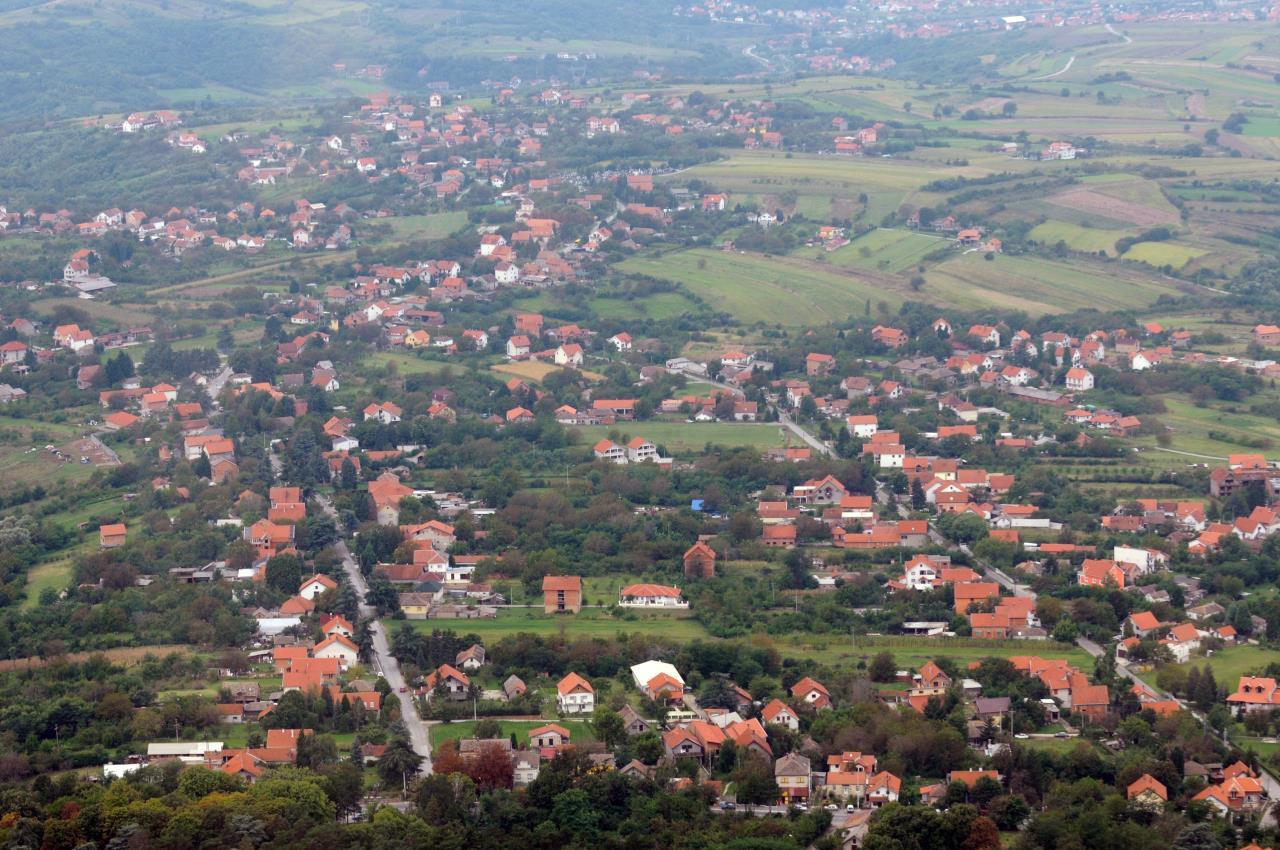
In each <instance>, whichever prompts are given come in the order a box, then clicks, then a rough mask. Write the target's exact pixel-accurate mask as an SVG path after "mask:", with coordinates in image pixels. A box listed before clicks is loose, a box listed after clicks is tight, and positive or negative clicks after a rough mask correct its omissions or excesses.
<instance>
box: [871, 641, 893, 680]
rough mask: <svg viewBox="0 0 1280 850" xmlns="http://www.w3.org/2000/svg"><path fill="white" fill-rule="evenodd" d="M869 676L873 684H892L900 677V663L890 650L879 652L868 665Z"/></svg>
mask: <svg viewBox="0 0 1280 850" xmlns="http://www.w3.org/2000/svg"><path fill="white" fill-rule="evenodd" d="M867 675H868V676H869V677H870V678H871V681H873V682H881V683H884V682H892V681H894V680H895V679H896V678H897V677H898V663H897V662H896V661H895V660H894V658H893V653H892V652H890V651H889V650H887V649H886V650H884V651H882V652H877V653H876V654H875V655H874V656H873V657H872V659H871V663H870V664H869V665H867Z"/></svg>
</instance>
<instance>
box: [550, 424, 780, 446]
mask: <svg viewBox="0 0 1280 850" xmlns="http://www.w3.org/2000/svg"><path fill="white" fill-rule="evenodd" d="M574 430H576V431H578V432H579V433H581V434H582V435H583V437H584V439H585V441H586V443H587V444H588V445H594V444H595V443H597V442H599V441H600V440H602V439H605V438H608V437H609V435H610V434H611V433H617V434H624V435H626V437H627V438H630V437H644V438H645V439H647V440H652V441H653V442H654V443H655V444H656V445H658V446H665V447H666V449H667V450H668V451H670V452H672V453H674V454H690V453H701V452H702V450H703V449H704V447H706V446H707V445H708V444H711V445H720V446H731V447H736V446H745V447H747V448H755V449H760V450H761V451H764V450H765V449H773V448H780V447H782V446H784V445H786V444H787V440H786V436H785V435H786V433H787V432H786V431H785V429H783V428H780V427H779V426H777V425H773V424H768V423H763V422H619V423H618V424H616V425H583V426H580V427H577V428H575V429H574ZM623 442H625V439H624V440H623Z"/></svg>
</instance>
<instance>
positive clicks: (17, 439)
mask: <svg viewBox="0 0 1280 850" xmlns="http://www.w3.org/2000/svg"><path fill="white" fill-rule="evenodd" d="M86 430H87V429H85V428H83V427H79V426H75V425H64V424H53V423H48V422H32V421H30V420H25V419H24V420H15V419H7V418H0V481H3V482H5V483H6V484H9V485H12V486H18V485H28V484H42V485H44V486H45V487H49V486H50V485H54V484H59V483H62V482H66V481H83V480H85V479H87V478H88V477H89V476H90V475H92V474H93V471H94V469H95V468H96V467H95V466H94V465H93V464H82V463H79V462H78V461H79V459H80V456H79V454H78V453H76V452H75V450H74V448H73V447H72V444H73V443H75V442H76V441H77V440H78V439H79V437H80V436H81V435H82V434H83V433H85V431H86ZM46 445H52V446H54V447H56V448H58V449H60V450H61V451H62V452H63V454H64V456H65V457H66V458H67V459H66V460H63V459H61V458H59V457H57V456H56V455H54V454H53V453H52V452H50V451H47V450H46V449H45V446H46Z"/></svg>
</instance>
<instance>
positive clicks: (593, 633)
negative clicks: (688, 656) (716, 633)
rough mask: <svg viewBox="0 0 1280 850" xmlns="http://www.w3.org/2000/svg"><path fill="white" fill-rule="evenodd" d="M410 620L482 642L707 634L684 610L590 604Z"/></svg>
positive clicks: (680, 637) (685, 637) (679, 637)
mask: <svg viewBox="0 0 1280 850" xmlns="http://www.w3.org/2000/svg"><path fill="white" fill-rule="evenodd" d="M609 601H610V602H612V601H613V600H612V599H611V600H609ZM410 622H411V623H412V625H413V627H414V628H415V629H417V630H418V631H422V632H430V631H432V630H434V629H452V630H453V631H455V632H457V633H458V634H476V635H478V636H479V637H480V639H481V640H482V641H485V642H491V641H496V640H500V639H502V638H504V637H507V636H509V635H515V634H520V633H522V632H527V633H529V634H535V635H543V636H547V635H556V634H560V633H561V632H563V633H564V635H565V636H566V637H570V638H592V637H613V636H614V635H616V634H618V633H619V632H625V633H627V634H645V635H654V636H660V637H666V638H670V639H671V640H686V641H687V640H694V639H697V638H704V639H705V638H706V637H707V632H706V629H704V628H703V627H702V624H701V623H699V622H697V621H696V620H694V619H692V618H690V617H689V616H688V613H687V612H683V611H682V612H679V613H672V614H666V613H650V612H645V613H643V614H640V613H628V614H625V615H623V616H622V617H614V616H612V615H611V614H609V612H608V611H605V610H602V609H596V608H590V609H587V610H584V611H582V612H581V613H578V614H570V615H564V614H560V615H552V614H544V613H543V612H542V606H541V605H539V606H538V607H537V608H503V609H500V610H499V611H498V616H497V617H496V618H494V619H489V620H412V621H410Z"/></svg>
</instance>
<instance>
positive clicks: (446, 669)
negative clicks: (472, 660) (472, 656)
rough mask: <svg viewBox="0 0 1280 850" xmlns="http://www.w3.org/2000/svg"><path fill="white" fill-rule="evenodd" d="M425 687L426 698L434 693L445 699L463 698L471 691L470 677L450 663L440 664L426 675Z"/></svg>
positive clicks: (430, 697)
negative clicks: (441, 695)
mask: <svg viewBox="0 0 1280 850" xmlns="http://www.w3.org/2000/svg"><path fill="white" fill-rule="evenodd" d="M425 687H426V697H427V699H428V700H430V699H432V697H433V695H434V694H436V693H442V694H443V695H444V696H445V698H446V699H450V700H464V699H466V698H467V696H468V695H469V694H470V693H471V679H470V678H468V677H467V674H465V673H463V672H462V671H461V670H458V669H457V668H455V667H453V666H452V665H450V664H441V665H440V666H439V667H437V668H436V669H435V670H434V671H433V672H431V673H430V674H429V675H428V676H427V678H426V682H425Z"/></svg>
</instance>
